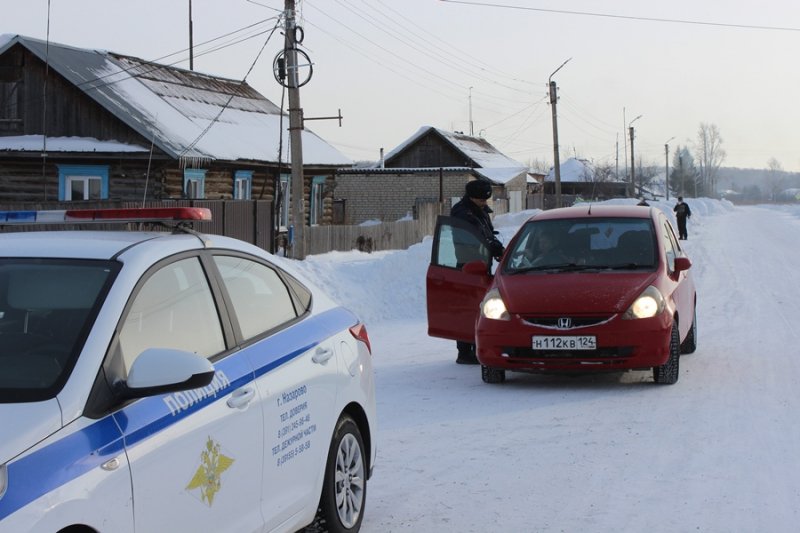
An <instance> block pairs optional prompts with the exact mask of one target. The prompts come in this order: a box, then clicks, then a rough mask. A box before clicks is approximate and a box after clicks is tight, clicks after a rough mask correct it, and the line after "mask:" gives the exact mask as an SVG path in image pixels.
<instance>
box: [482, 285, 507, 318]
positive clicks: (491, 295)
mask: <svg viewBox="0 0 800 533" xmlns="http://www.w3.org/2000/svg"><path fill="white" fill-rule="evenodd" d="M481 314H483V316H485V317H486V318H491V319H492V320H511V315H509V314H508V310H507V309H506V304H505V302H503V297H502V296H500V291H498V290H497V289H491V290H490V291H489V292H487V293H486V296H484V297H483V301H482V302H481Z"/></svg>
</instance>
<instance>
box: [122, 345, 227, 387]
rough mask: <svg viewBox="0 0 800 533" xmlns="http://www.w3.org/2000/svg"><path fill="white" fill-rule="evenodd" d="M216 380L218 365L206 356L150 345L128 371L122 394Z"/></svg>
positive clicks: (194, 385)
mask: <svg viewBox="0 0 800 533" xmlns="http://www.w3.org/2000/svg"><path fill="white" fill-rule="evenodd" d="M212 379H214V366H213V365H212V364H211V361H209V360H208V359H206V358H205V357H202V356H199V355H197V354H194V353H191V352H185V351H183V350H173V349H168V348H148V349H147V350H145V351H143V352H142V353H141V354H139V357H137V358H136V359H135V360H134V361H133V364H132V365H131V370H130V372H129V373H128V380H127V382H126V383H125V385H124V387H123V390H122V391H121V392H122V395H123V396H124V397H126V398H143V397H145V396H153V395H156V394H164V393H167V392H177V391H183V390H189V389H198V388H201V387H205V386H206V385H208V384H209V383H211V380H212Z"/></svg>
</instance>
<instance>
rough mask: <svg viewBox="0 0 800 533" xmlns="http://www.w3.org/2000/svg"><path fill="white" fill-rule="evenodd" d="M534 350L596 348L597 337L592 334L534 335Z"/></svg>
mask: <svg viewBox="0 0 800 533" xmlns="http://www.w3.org/2000/svg"><path fill="white" fill-rule="evenodd" d="M533 349H534V350H596V349H597V338H596V337H595V336H594V335H581V336H566V335H534V336H533Z"/></svg>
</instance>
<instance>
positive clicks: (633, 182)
mask: <svg viewBox="0 0 800 533" xmlns="http://www.w3.org/2000/svg"><path fill="white" fill-rule="evenodd" d="M640 118H642V115H639V116H638V117H636V118H635V119H633V120H631V121H630V123H629V124H628V130H629V131H630V136H631V195H632V196H635V195H636V169H635V168H634V157H633V123H634V122H636V121H637V120H639V119H640Z"/></svg>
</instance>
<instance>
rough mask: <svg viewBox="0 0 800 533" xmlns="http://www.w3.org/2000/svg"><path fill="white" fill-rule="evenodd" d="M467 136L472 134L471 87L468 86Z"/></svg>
mask: <svg viewBox="0 0 800 533" xmlns="http://www.w3.org/2000/svg"><path fill="white" fill-rule="evenodd" d="M469 136H470V137H473V136H474V133H473V131H472V87H470V88H469Z"/></svg>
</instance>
